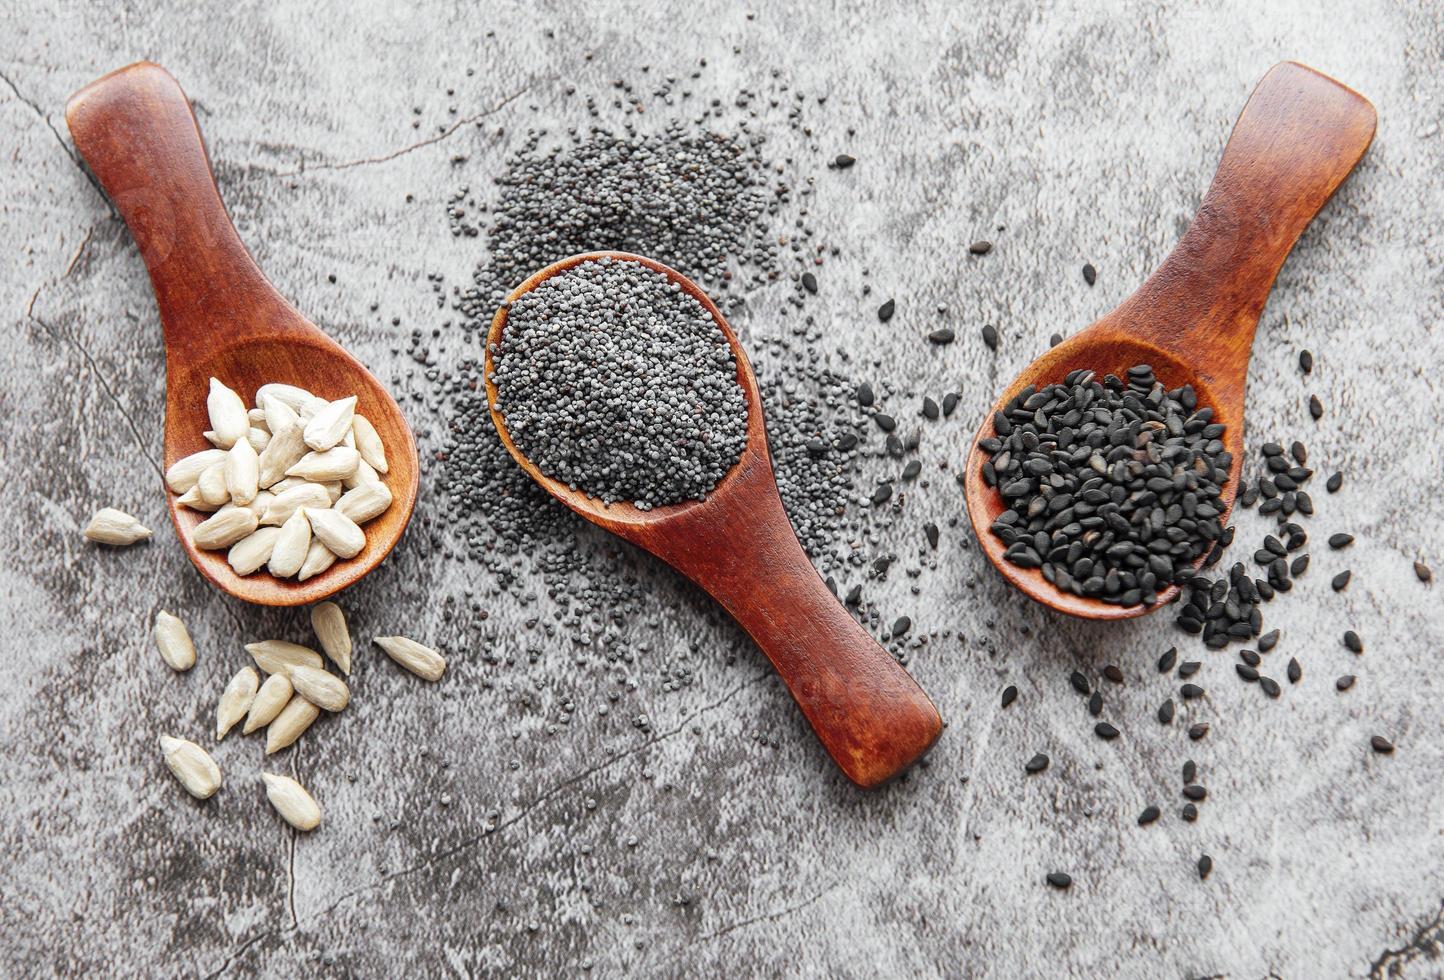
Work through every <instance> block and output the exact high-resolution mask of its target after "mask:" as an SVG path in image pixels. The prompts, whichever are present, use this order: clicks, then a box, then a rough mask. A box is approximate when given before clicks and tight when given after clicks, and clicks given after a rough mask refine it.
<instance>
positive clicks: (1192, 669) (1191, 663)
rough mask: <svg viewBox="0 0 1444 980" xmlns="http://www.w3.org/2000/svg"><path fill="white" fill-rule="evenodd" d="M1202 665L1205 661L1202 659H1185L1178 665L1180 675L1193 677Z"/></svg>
mask: <svg viewBox="0 0 1444 980" xmlns="http://www.w3.org/2000/svg"><path fill="white" fill-rule="evenodd" d="M1201 667H1203V662H1202V661H1200V660H1185V661H1184V662H1183V663H1181V664H1179V666H1178V676H1179V677H1192V676H1193V675H1194V674H1196V673H1198V671H1199V669H1200V668H1201Z"/></svg>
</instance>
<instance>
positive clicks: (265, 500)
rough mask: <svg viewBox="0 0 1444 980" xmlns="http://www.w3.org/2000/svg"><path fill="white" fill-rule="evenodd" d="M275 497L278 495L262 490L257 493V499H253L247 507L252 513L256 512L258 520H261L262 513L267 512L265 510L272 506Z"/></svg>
mask: <svg viewBox="0 0 1444 980" xmlns="http://www.w3.org/2000/svg"><path fill="white" fill-rule="evenodd" d="M275 499H276V495H275V494H274V493H272V492H271V491H269V490H261V491H260V492H258V493H257V494H256V499H255V500H252V501H251V502H250V503H248V504H246V509H247V510H249V511H250V512H251V513H252V514H255V515H256V520H258V521H259V520H260V519H261V515H263V514H265V512H266V511H267V510H268V509H269V508H270V506H271V501H273V500H275Z"/></svg>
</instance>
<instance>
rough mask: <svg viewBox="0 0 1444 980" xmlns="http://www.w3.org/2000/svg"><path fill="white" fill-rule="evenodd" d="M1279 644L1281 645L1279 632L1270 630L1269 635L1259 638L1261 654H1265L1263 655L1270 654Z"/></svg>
mask: <svg viewBox="0 0 1444 980" xmlns="http://www.w3.org/2000/svg"><path fill="white" fill-rule="evenodd" d="M1278 643H1279V631H1278V630H1269V631H1268V632H1267V633H1265V634H1264V635H1263V636H1261V637H1259V638H1258V648H1259V650H1260V651H1261V652H1263V653H1268V652H1269V651H1270V650H1272V649H1273V648H1274V647H1276V646H1278Z"/></svg>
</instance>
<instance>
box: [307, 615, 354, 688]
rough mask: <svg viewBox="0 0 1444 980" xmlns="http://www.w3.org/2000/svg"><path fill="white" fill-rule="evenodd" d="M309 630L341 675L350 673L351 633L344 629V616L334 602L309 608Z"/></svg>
mask: <svg viewBox="0 0 1444 980" xmlns="http://www.w3.org/2000/svg"><path fill="white" fill-rule="evenodd" d="M311 629H312V630H314V631H315V633H316V639H317V640H319V641H320V643H321V649H322V650H323V651H324V652H325V654H326V656H327V657H329V658H330V659H331V662H332V663H333V664H335V665H336V666H337V667H339V668H341V673H343V674H348V675H349V674H350V673H351V631H350V630H349V629H347V628H346V615H345V614H344V613H343V612H341V607H340V606H338V605H336V603H334V602H321V603H317V604H316V605H314V606H312V607H311Z"/></svg>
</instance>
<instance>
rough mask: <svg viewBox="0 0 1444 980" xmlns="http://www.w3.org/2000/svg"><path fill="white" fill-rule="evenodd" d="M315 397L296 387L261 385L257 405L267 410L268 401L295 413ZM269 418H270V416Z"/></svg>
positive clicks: (273, 384) (272, 429) (257, 391)
mask: <svg viewBox="0 0 1444 980" xmlns="http://www.w3.org/2000/svg"><path fill="white" fill-rule="evenodd" d="M315 397H316V396H315V395H313V394H311V393H310V392H309V391H307V390H306V389H305V388H297V387H296V386H295V385H283V384H275V383H272V384H265V385H261V387H259V388H257V389H256V404H257V405H260V406H261V407H262V408H267V405H266V402H267V401H276V402H279V403H280V404H282V405H285V406H286V407H287V408H289V409H290V410H291V411H293V412H299V411H300V410H301V406H302V405H304V404H306V402H308V401H310V400H311V399H312V398H315ZM267 417H268V418H269V416H267ZM271 431H272V432H275V431H276V427H275V426H274V425H273V426H271Z"/></svg>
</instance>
